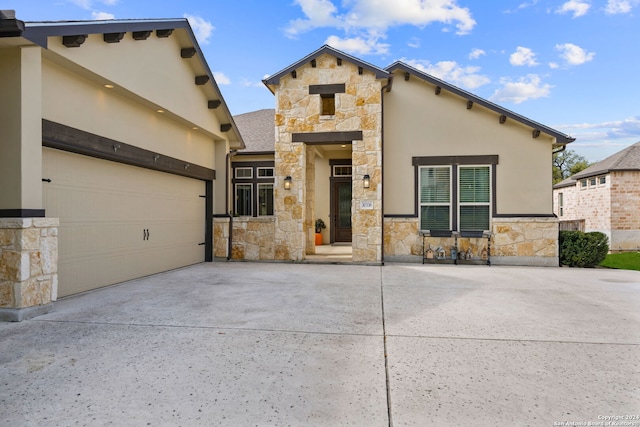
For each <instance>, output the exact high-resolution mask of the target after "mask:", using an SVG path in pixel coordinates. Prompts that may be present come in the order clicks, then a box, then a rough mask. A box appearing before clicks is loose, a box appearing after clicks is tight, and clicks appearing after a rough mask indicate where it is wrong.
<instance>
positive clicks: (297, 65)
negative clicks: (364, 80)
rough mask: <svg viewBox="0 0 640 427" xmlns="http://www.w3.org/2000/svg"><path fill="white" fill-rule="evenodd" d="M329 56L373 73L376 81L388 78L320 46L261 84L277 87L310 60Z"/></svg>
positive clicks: (359, 60)
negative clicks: (284, 77)
mask: <svg viewBox="0 0 640 427" xmlns="http://www.w3.org/2000/svg"><path fill="white" fill-rule="evenodd" d="M325 53H326V54H329V55H331V56H335V57H336V58H338V59H341V60H343V61H348V62H350V63H352V64H355V65H357V66H358V67H362V68H364V69H365V70H368V71H371V72H372V73H374V74H375V75H376V78H378V79H384V78H388V77H389V76H390V74H389V73H388V72H387V71H385V70H383V69H382V68H379V67H376V66H375V65H371V64H369V63H368V62H364V61H363V60H361V59H358V58H356V57H353V56H351V55H349V54H346V53H344V52H342V51H339V50H338V49H335V48H333V47H331V46H329V45H324V46H322V47H321V48H320V49H318V50H316V51H315V52H312V53H310V54H309V55H307V56H305V57H304V58H302V59H301V60H299V61H298V62H295V63H293V64H291V65H289V66H288V67H287V68H285V69H283V70H280V71H278V72H277V73H275V74H273V75H271V76H269V77H267V78H266V79H264V80H263V81H262V82H263V83H264V84H265V85H267V87H268V86H269V85H278V84H280V79H281V78H282V77H283V76H285V75H287V74H289V73H290V72H292V71H293V70H295V69H297V68H300V67H301V66H303V65H304V64H306V63H308V62H311V60H313V59H316V58H318V57H319V56H321V55H324V54H325Z"/></svg>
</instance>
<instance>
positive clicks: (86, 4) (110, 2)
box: [69, 0, 119, 10]
mask: <svg viewBox="0 0 640 427" xmlns="http://www.w3.org/2000/svg"><path fill="white" fill-rule="evenodd" d="M69 1H70V2H71V3H73V4H75V5H76V6H78V7H81V8H83V9H87V10H91V9H92V8H93V3H95V1H94V0H69ZM118 1H119V0H101V1H100V3H102V4H104V5H107V6H115V5H116V4H118Z"/></svg>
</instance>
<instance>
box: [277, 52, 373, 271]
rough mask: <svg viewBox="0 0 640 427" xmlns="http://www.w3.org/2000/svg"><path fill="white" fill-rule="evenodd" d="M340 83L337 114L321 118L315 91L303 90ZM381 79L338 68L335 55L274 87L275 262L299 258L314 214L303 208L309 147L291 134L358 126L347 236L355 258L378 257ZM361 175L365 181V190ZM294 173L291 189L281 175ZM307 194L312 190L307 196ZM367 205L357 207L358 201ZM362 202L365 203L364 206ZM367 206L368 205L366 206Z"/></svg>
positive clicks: (368, 259) (347, 66) (308, 242)
mask: <svg viewBox="0 0 640 427" xmlns="http://www.w3.org/2000/svg"><path fill="white" fill-rule="evenodd" d="M341 83H344V84H345V93H338V94H336V100H335V108H336V111H335V115H334V116H321V115H320V112H321V108H320V104H321V101H320V96H319V95H310V94H309V85H312V84H313V85H318V84H341ZM381 89H382V81H379V80H376V77H375V75H374V74H373V73H371V72H369V71H366V70H365V71H364V73H363V74H362V75H359V74H358V67H357V66H356V65H354V64H351V63H350V62H348V61H343V62H342V65H340V66H338V65H337V61H336V58H334V57H332V56H330V55H321V56H320V57H318V58H316V67H315V68H314V67H312V66H311V64H305V65H302V66H300V67H299V68H298V69H297V78H295V79H294V78H293V77H292V76H290V75H288V76H285V77H282V79H281V80H280V85H279V86H278V87H277V89H276V116H275V122H276V144H275V169H276V182H275V188H274V197H275V211H276V212H275V214H276V224H275V259H277V260H296V261H298V260H302V259H303V257H304V254H305V253H313V250H310V249H308V248H306V246H307V245H311V243H312V241H311V234H312V232H313V230H312V228H313V226H314V224H313V221H314V218H312V215H313V213H309V212H307V210H308V209H309V208H308V205H309V201H310V199H312V197H309V196H308V195H307V191H313V188H312V187H310V188H307V184H308V178H307V177H308V176H309V175H311V176H310V178H311V179H312V178H313V175H312V174H313V171H312V170H311V169H310V168H309V167H308V160H307V157H308V156H309V152H308V151H307V150H306V149H305V144H304V143H297V142H292V137H291V135H292V133H312V132H343V131H362V132H363V140H362V141H353V145H352V150H353V152H352V166H353V191H352V234H353V242H352V244H353V258H352V259H353V261H354V262H376V261H378V262H379V261H380V260H381V256H382V202H381V195H382V188H381V185H382V181H381V178H382V94H381ZM365 174H368V175H369V176H370V177H371V186H370V188H369V189H364V188H363V186H362V180H363V177H364V175H365ZM286 176H291V177H292V186H291V190H284V183H283V179H284V177H286ZM311 196H312V195H311ZM363 201H366V202H372V204H373V206H372V209H362V204H361V202H363ZM365 205H369V204H368V203H367V204H365ZM367 207H368V206H367Z"/></svg>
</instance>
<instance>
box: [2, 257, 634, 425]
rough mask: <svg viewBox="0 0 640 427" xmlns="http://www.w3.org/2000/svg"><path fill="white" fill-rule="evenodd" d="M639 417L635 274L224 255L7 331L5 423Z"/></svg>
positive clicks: (83, 299) (519, 421) (90, 297)
mask: <svg viewBox="0 0 640 427" xmlns="http://www.w3.org/2000/svg"><path fill="white" fill-rule="evenodd" d="M638 415H640V273H639V272H632V271H614V270H602V269H595V270H594V269H569V268H520V267H496V266H493V267H482V266H453V265H442V266H441V265H428V266H423V265H400V264H395V265H393V264H392V265H387V266H385V267H368V266H348V265H312V264H271V263H212V264H200V265H196V266H193V267H189V268H184V269H181V270H176V271H172V272H168V273H164V274H159V275H156V276H152V277H148V278H144V279H139V280H134V281H131V282H127V283H124V284H121V285H118V286H113V287H110V288H107V289H102V290H98V291H94V292H90V293H87V294H84V295H80V296H76V297H71V298H66V299H63V300H60V301H58V302H57V303H56V306H55V311H54V312H52V313H50V314H48V315H45V316H42V317H39V318H36V319H33V320H30V321H26V322H22V323H18V324H10V323H0V424H1V425H11V426H44V425H46V426H56V425H61V426H67V425H88V426H93V425H115V426H124V425H127V426H128V425H134V426H138V425H140V426H143V425H153V426H162V425H183V426H200V425H202V426H205V425H222V426H249V425H258V426H263V425H294V426H306V425H317V426H334V425H353V426H389V425H393V426H411V425H416V426H424V425H438V426H440V425H442V426H446V425H480V426H483V425H518V426H522V425H532V426H554V425H571V424H567V423H574V424H573V425H579V424H575V423H584V425H587V423H588V422H592V423H598V422H602V423H603V424H602V425H607V424H606V422H607V421H609V420H612V419H611V418H606V417H616V416H618V417H620V416H631V417H633V416H638ZM620 421H627V422H633V423H635V424H627V425H636V426H640V419H638V418H635V419H628V420H624V419H622V418H621V419H619V420H618V422H620ZM560 423H565V424H560ZM593 425H597V424H593ZM609 425H614V424H609Z"/></svg>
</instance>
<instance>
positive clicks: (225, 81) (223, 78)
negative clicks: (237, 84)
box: [213, 71, 231, 85]
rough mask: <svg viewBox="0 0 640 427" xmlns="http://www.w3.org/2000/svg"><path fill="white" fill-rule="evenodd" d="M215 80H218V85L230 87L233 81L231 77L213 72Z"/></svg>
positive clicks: (219, 72)
mask: <svg viewBox="0 0 640 427" xmlns="http://www.w3.org/2000/svg"><path fill="white" fill-rule="evenodd" d="M213 78H214V79H216V83H218V84H219V85H230V84H231V79H230V78H229V77H227V76H226V75H225V74H224V73H223V72H221V71H214V72H213Z"/></svg>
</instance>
